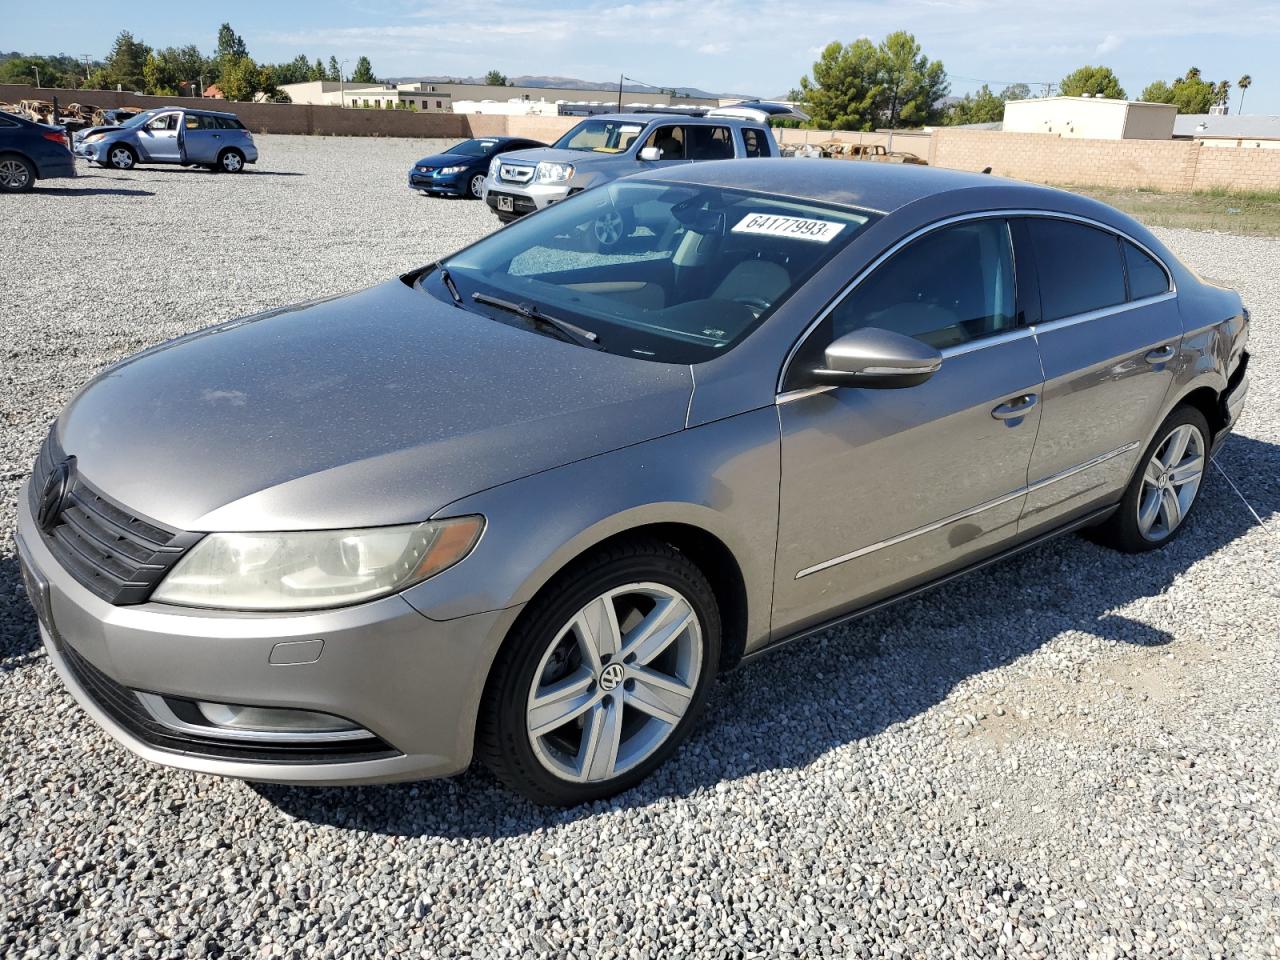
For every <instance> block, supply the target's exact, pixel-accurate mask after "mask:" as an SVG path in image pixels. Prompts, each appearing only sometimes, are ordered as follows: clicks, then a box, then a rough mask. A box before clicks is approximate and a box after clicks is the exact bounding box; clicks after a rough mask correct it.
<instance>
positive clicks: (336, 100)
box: [280, 80, 720, 113]
mask: <svg viewBox="0 0 1280 960" xmlns="http://www.w3.org/2000/svg"><path fill="white" fill-rule="evenodd" d="M280 89H281V90H283V91H284V92H285V93H287V94H288V95H289V99H290V100H292V101H293V102H294V103H311V104H323V105H326V106H347V107H368V108H371V109H383V110H388V109H402V110H404V109H407V110H419V111H426V112H430V113H439V112H445V113H453V112H462V111H455V110H454V107H453V104H454V102H455V101H463V100H465V101H469V102H472V103H475V102H483V101H493V102H495V103H502V104H505V103H507V102H508V101H511V100H529V101H546V102H548V103H556V102H557V101H559V100H568V101H593V100H600V101H604V102H606V103H616V102H617V99H618V90H617V88H616V87H615V88H613V89H612V90H610V89H607V88H606V89H600V90H577V89H573V88H569V87H565V88H559V87H498V86H492V85H490V84H484V83H446V82H441V83H428V82H424V81H415V82H413V83H378V84H357V83H352V82H350V81H347V82H345V83H339V82H338V81H336V80H310V81H308V82H306V83H287V84H285V85H284V86H282V87H281V88H280ZM622 99H623V102H624V103H627V104H637V105H644V106H655V105H658V106H666V105H669V104H673V103H675V104H680V105H683V106H703V107H716V106H719V105H720V101H719V100H718V99H715V98H708V97H673V96H671V95H670V94H668V93H658V92H652V93H635V92H633V91H631V90H627V91H624V92H623V95H622ZM504 112H505V111H504Z"/></svg>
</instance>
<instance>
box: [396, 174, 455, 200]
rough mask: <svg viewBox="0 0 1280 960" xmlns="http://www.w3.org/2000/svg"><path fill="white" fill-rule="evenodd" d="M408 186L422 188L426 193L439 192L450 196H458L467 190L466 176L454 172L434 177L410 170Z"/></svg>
mask: <svg viewBox="0 0 1280 960" xmlns="http://www.w3.org/2000/svg"><path fill="white" fill-rule="evenodd" d="M409 188H410V189H412V190H423V191H425V192H427V193H441V194H446V195H448V196H452V197H460V196H462V195H463V194H465V193H466V192H467V176H466V174H463V173H456V174H454V175H452V176H449V177H434V176H432V175H431V174H429V173H417V172H416V171H415V172H411V173H410V174H409Z"/></svg>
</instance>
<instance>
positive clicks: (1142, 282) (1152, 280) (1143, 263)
mask: <svg viewBox="0 0 1280 960" xmlns="http://www.w3.org/2000/svg"><path fill="white" fill-rule="evenodd" d="M1121 246H1123V247H1124V265H1125V270H1126V271H1127V272H1128V274H1129V299H1130V300H1142V299H1144V298H1146V297H1158V296H1160V294H1162V293H1168V292H1169V276H1168V274H1166V273H1165V272H1164V267H1162V266H1160V264H1158V263H1156V262H1155V261H1154V260H1152V259H1151V258H1150V257H1149V256H1147V255H1146V254H1145V253H1143V252H1142V251H1141V250H1139V249H1138V248H1137V247H1136V246H1134V245H1133V244H1132V243H1130V242H1129V241H1128V240H1123V241H1121Z"/></svg>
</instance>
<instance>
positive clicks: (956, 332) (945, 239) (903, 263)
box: [822, 220, 1018, 349]
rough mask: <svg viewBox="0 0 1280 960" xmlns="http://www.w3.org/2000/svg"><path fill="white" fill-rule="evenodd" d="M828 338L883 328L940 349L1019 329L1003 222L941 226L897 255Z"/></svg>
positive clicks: (842, 310)
mask: <svg viewBox="0 0 1280 960" xmlns="http://www.w3.org/2000/svg"><path fill="white" fill-rule="evenodd" d="M831 321H832V330H831V332H830V338H829V339H828V340H827V341H826V342H824V343H823V344H822V348H823V349H825V348H826V345H827V343H829V342H830V341H831V340H834V339H836V338H838V337H841V336H843V335H844V334H846V333H849V332H850V331H852V330H857V329H859V328H861V327H880V328H881V329H884V330H892V331H894V332H895V333H901V334H904V335H906V336H908V337H915V338H916V339H917V340H923V341H924V342H925V343H927V344H930V345H931V346H934V347H937V348H938V349H942V348H944V347H952V346H956V345H958V344H962V343H967V342H969V341H970V340H976V339H979V338H981V337H986V336H990V335H991V334H993V333H1000V332H1002V331H1004V330H1010V329H1012V328H1013V327H1015V326H1017V323H1018V321H1017V309H1016V307H1015V305H1014V282H1013V254H1012V250H1011V246H1010V241H1009V227H1008V224H1007V223H1006V222H1005V221H1004V220H976V221H971V222H968V223H958V224H955V225H953V226H950V227H943V228H942V229H941V230H936V231H934V232H933V233H930V234H927V235H926V236H924V237H921V238H920V239H919V240H916V241H915V242H913V243H911V244H910V245H908V246H907V247H905V248H903V249H902V250H900V251H898V252H897V253H895V254H894V255H893V256H892V257H891V258H890V259H889V260H888V261H886V262H885V263H883V264H881V265H880V266H879V267H878V268H877V269H876V270H875V272H874V273H872V274H871V276H869V277H868V278H867V279H866V280H864V281H863V282H862V283H860V284H859V285H858V286H857V287H855V288H854V289H853V290H852V291H850V293H849V295H848V296H847V297H845V299H844V300H843V301H841V302H840V304H838V305H837V306H836V308H835V309H834V310H833V311H832V312H831Z"/></svg>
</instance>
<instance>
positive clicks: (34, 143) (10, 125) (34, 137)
mask: <svg viewBox="0 0 1280 960" xmlns="http://www.w3.org/2000/svg"><path fill="white" fill-rule="evenodd" d="M75 175H76V161H75V157H73V156H72V155H71V146H70V143H69V142H68V140H67V133H66V131H65V130H63V129H62V128H60V127H52V126H49V125H48V124H43V123H36V122H35V121H33V120H28V119H27V118H26V117H19V116H16V115H15V114H12V113H0V191H2V192H4V193H21V192H23V191H25V190H30V189H31V188H32V187H34V186H35V183H36V181H37V180H48V179H52V178H55V177H74V176H75Z"/></svg>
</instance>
